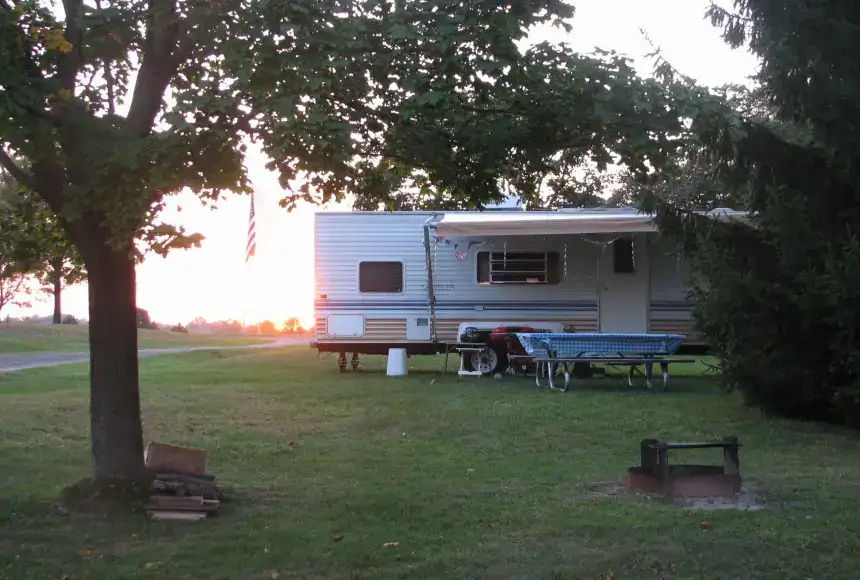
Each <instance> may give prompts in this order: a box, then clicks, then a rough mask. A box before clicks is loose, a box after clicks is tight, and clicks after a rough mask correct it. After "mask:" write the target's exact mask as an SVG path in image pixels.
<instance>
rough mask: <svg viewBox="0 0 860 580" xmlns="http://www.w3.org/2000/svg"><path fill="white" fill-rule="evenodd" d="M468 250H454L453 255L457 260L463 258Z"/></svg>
mask: <svg viewBox="0 0 860 580" xmlns="http://www.w3.org/2000/svg"><path fill="white" fill-rule="evenodd" d="M467 253H468V252H454V257H455V258H457V259H458V260H465V259H466V254H467Z"/></svg>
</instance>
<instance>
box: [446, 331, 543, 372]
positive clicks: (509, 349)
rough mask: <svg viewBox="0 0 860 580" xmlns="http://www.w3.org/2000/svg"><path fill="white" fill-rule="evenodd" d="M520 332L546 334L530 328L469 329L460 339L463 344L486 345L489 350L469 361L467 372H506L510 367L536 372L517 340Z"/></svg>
mask: <svg viewBox="0 0 860 580" xmlns="http://www.w3.org/2000/svg"><path fill="white" fill-rule="evenodd" d="M518 332H545V330H543V329H536V328H533V327H530V326H497V327H496V328H493V329H491V330H478V329H476V328H467V329H466V331H465V332H464V333H463V335H462V336H461V337H460V340H461V342H474V343H484V344H486V345H487V347H488V348H487V350H486V351H485V352H482V353H480V354H478V353H476V356H475V357H472V358H471V359H467V360H466V361H465V364H464V366H465V367H466V369H467V370H481V371H483V372H484V373H485V374H495V373H502V372H504V371H505V370H506V369H507V368H508V366H509V365H514V367H515V370H516V371H517V372H521V373H527V372H529V371H533V370H534V362H533V361H532V359H531V357H529V355H528V353H527V352H526V351H525V349H524V348H523V345H522V344H520V341H519V339H517V336H516V335H517V333H518Z"/></svg>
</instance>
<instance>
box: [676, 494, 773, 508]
mask: <svg viewBox="0 0 860 580" xmlns="http://www.w3.org/2000/svg"><path fill="white" fill-rule="evenodd" d="M672 503H674V504H675V505H676V506H678V507H680V508H684V509H691V510H701V511H717V510H738V511H744V512H756V511H761V510H763V509H767V508H768V507H769V506H768V504H767V503H766V502H765V499H764V497H762V496H761V495H759V494H757V493H756V492H755V491H754V490H749V489H745V490H742V491H741V492H740V493H739V494H737V495H735V496H732V497H685V498H676V499H674V500H672Z"/></svg>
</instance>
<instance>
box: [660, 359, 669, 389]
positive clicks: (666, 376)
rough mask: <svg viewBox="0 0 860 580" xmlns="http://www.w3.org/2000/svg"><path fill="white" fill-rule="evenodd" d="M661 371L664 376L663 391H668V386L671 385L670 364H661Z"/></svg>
mask: <svg viewBox="0 0 860 580" xmlns="http://www.w3.org/2000/svg"><path fill="white" fill-rule="evenodd" d="M660 371H661V372H662V374H663V390H664V391H665V390H666V385H668V384H669V363H667V362H661V363H660Z"/></svg>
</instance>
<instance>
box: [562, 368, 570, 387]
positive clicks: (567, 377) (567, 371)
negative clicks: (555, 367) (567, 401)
mask: <svg viewBox="0 0 860 580" xmlns="http://www.w3.org/2000/svg"><path fill="white" fill-rule="evenodd" d="M561 368H562V369H564V390H565V391H569V390H570V369H569V368H568V364H567V363H561Z"/></svg>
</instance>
